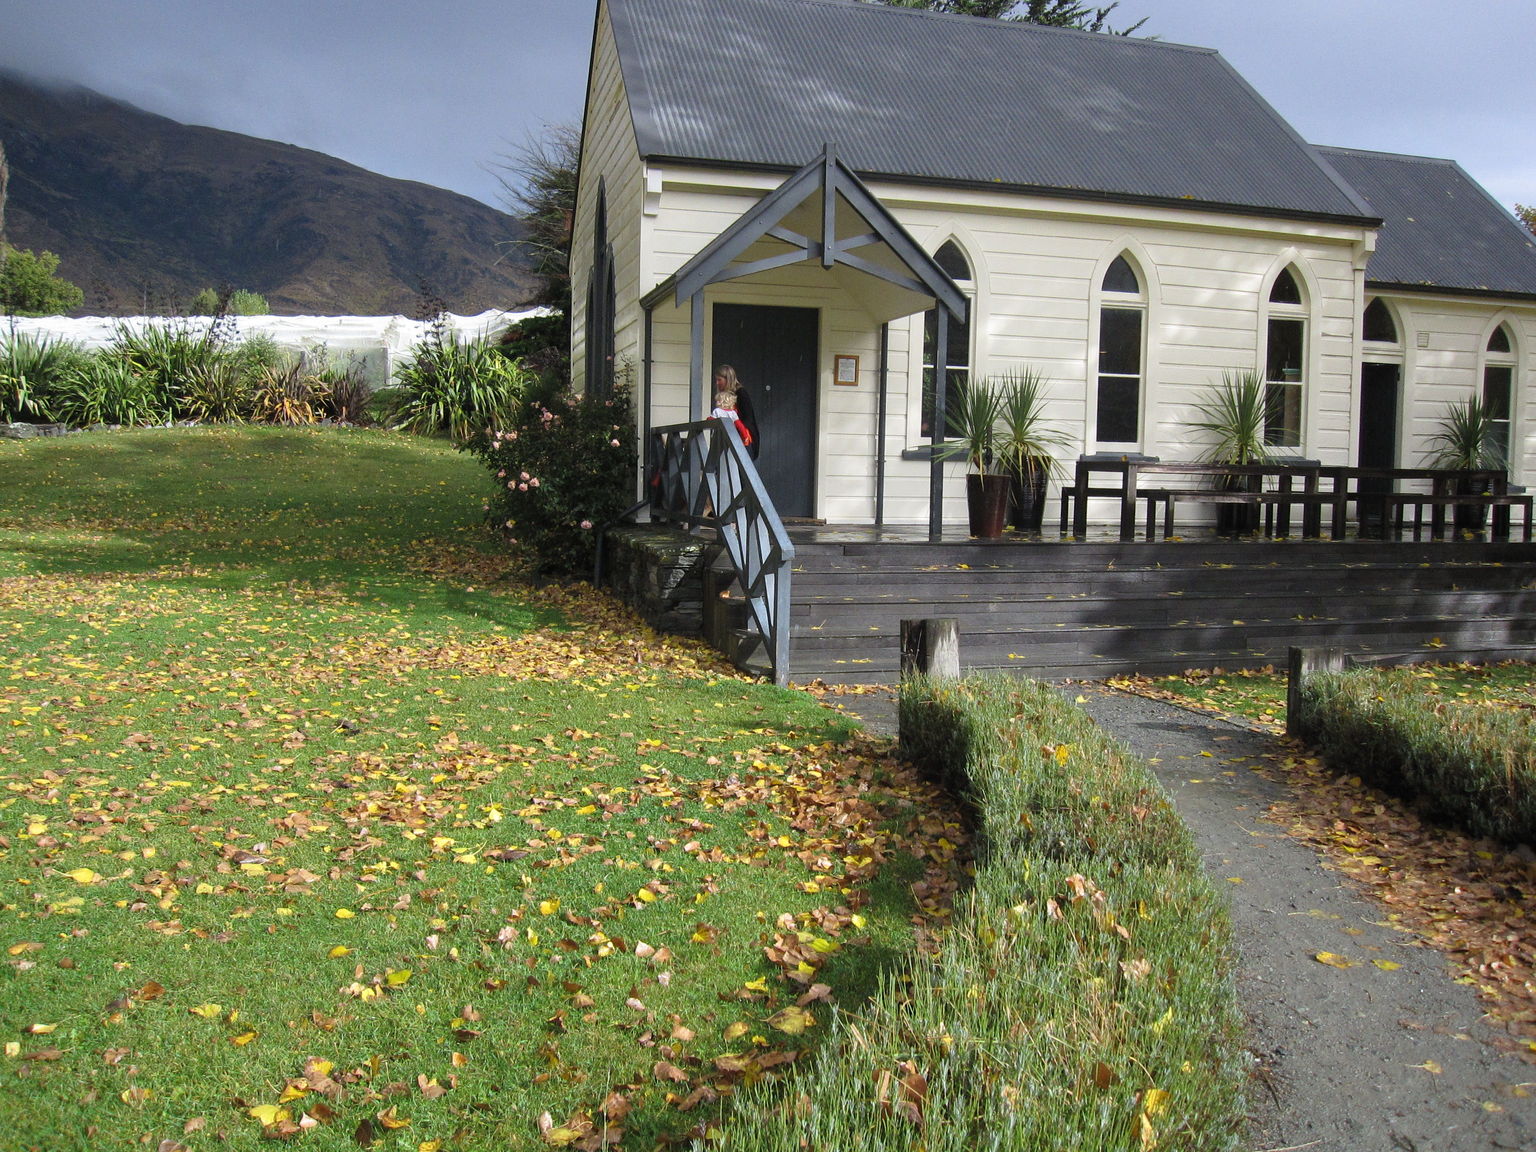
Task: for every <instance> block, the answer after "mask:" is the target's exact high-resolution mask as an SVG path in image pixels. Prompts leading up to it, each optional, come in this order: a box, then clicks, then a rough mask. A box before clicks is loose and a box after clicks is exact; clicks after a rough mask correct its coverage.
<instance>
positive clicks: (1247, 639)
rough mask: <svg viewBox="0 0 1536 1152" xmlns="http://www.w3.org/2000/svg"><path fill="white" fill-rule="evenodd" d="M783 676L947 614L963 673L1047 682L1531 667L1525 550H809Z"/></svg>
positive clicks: (862, 657) (830, 662)
mask: <svg viewBox="0 0 1536 1152" xmlns="http://www.w3.org/2000/svg"><path fill="white" fill-rule="evenodd" d="M790 586H791V595H792V599H793V604H792V608H791V622H792V626H793V632H792V639H791V652H792V656H791V664H792V669H791V675H792V677H793V678H794V679H795V680H797V681H803V680H808V679H812V678H821V679H825V680H828V681H829V682H849V683H856V682H861V681H890V680H894V679H895V678H896V676H897V674H898V672H899V658H900V654H899V634H900V626H901V621H902V620H903V619H911V618H917V617H934V616H941V617H953V618H955V619H957V620H959V622H960V635H961V661H962V665H963V666H965V667H968V668H977V669H1014V670H1018V671H1022V672H1027V673H1028V674H1030V675H1036V676H1044V677H1047V678H1068V677H1093V676H1106V675H1114V674H1120V673H1127V672H1164V673H1166V672H1177V671H1181V670H1183V669H1186V668H1202V667H1212V666H1222V667H1226V668H1233V669H1236V668H1245V667H1248V668H1251V667H1261V666H1263V665H1266V664H1283V663H1284V662H1285V659H1286V649H1287V648H1289V647H1291V646H1322V645H1342V646H1344V647H1347V648H1349V649H1350V650H1351V651H1352V652H1356V653H1358V654H1361V655H1364V656H1367V657H1371V656H1375V657H1383V656H1387V655H1391V656H1395V657H1400V658H1403V659H1407V660H1417V659H1430V658H1434V659H1456V660H1489V659H1536V626H1533V621H1536V546H1532V545H1525V544H1519V543H1512V544H1506V543H1497V544H1490V543H1480V542H1446V541H1439V542H1423V543H1417V544H1415V543H1412V542H1399V541H1390V542H1385V541H1382V542H1377V541H1360V542H1348V543H1335V542H1332V541H1285V542H1279V543H1263V542H1247V541H1245V542H1221V541H1207V542H1203V543H1198V544H1197V543H1189V544H1183V543H1175V544H1167V545H1149V544H1145V543H1141V542H1136V543H1086V544H1083V543H1079V544H1068V543H1062V544H1034V545H1031V544H1024V543H1006V544H1000V545H999V544H991V543H982V542H970V543H957V544H945V545H939V546H935V545H931V544H925V543H907V542H901V543H890V544H882V543H868V544H862V543H853V544H826V543H818V544H811V545H807V546H802V547H800V548H799V550H798V552H797V555H796V561H795V572H794V575H793V576H792V578H791V582H790Z"/></svg>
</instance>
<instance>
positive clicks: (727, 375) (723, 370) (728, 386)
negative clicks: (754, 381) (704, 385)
mask: <svg viewBox="0 0 1536 1152" xmlns="http://www.w3.org/2000/svg"><path fill="white" fill-rule="evenodd" d="M715 376H716V377H718V378H719V379H722V380H724V381H725V387H724V388H722V389H721V391H722V392H731V393H734V392H735V391H736V389H737V388H738V387H740V385H741V381H740V380H738V379H736V369H734V368H732V367H731V366H730V365H729V364H716V365H715Z"/></svg>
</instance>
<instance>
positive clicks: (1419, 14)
mask: <svg viewBox="0 0 1536 1152" xmlns="http://www.w3.org/2000/svg"><path fill="white" fill-rule="evenodd" d="M732 2H733V0H720V3H722V4H728V3H732ZM595 6H596V0H436V2H435V3H422V2H421V0H410V2H406V0H0V67H9V68H13V69H18V70H21V71H24V72H27V73H30V74H32V75H35V76H40V77H46V78H52V79H61V80H67V81H73V82H75V83H80V84H84V85H86V86H87V87H91V88H95V89H96V90H98V91H100V92H103V93H105V94H107V95H109V96H115V97H118V98H120V99H124V100H127V101H129V102H130V103H133V104H137V105H138V106H139V107H141V108H144V109H147V110H149V111H151V112H158V113H161V114H162V115H166V116H170V117H172V118H174V119H177V120H183V121H187V122H190V123H196V124H206V125H210V126H212V127H215V128H225V129H229V130H232V131H237V132H244V133H247V134H249V135H253V136H262V137H267V138H270V139H274V140H283V141H286V142H288V143H291V144H298V145H301V146H303V147H306V148H314V149H317V150H319V151H321V152H328V153H330V154H332V155H334V156H339V157H341V158H342V159H344V160H349V161H351V162H352V163H354V164H360V165H362V166H363V167H365V168H371V169H373V170H375V171H377V172H382V173H385V174H386V175H390V176H399V177H404V178H406V179H411V180H421V181H424V182H426V183H428V184H436V185H439V186H441V187H444V188H451V189H453V190H455V191H458V192H463V193H465V194H467V195H470V196H475V197H477V198H479V199H481V200H485V201H487V202H488V203H493V204H494V203H497V202H498V183H497V180H496V177H495V175H494V171H493V169H494V165H495V162H496V160H497V157H498V156H501V155H504V154H506V152H507V151H508V150H509V149H510V148H512V147H514V146H515V145H517V144H518V143H519V142H522V141H525V140H526V139H528V138H529V136H530V134H537V133H538V132H539V131H540V130H541V129H542V127H543V126H544V125H547V124H560V123H577V122H579V120H580V118H581V106H582V95H583V91H584V85H585V82H586V68H587V50H588V40H589V37H590V36H591V30H592V14H593V10H594V8H595ZM1533 8H1536V5H1533V4H1532V3H1531V0H1286V2H1283V3H1280V2H1275V0H1267V2H1259V0H1121V4H1120V10H1119V14H1123V16H1124V17H1125V18H1126V21H1127V22H1128V21H1129V20H1133V19H1137V18H1140V17H1142V16H1145V17H1147V18H1148V19H1147V24H1146V26H1145V28H1144V29H1143V32H1144V33H1150V34H1157V35H1158V36H1160V37H1161V38H1162V39H1163V40H1167V41H1170V42H1173V43H1182V44H1199V45H1204V46H1208V47H1213V48H1217V49H1219V50H1220V51H1221V53H1222V54H1223V55H1224V56H1225V57H1226V59H1227V61H1228V62H1229V63H1231V64H1232V65H1233V66H1234V67H1235V68H1236V69H1237V70H1238V71H1239V72H1241V73H1242V74H1243V75H1244V76H1245V77H1246V78H1247V79H1248V81H1249V82H1250V83H1251V84H1252V85H1253V86H1254V87H1255V88H1256V89H1258V91H1259V93H1260V94H1261V95H1263V96H1264V97H1265V98H1266V99H1268V100H1269V102H1270V103H1271V104H1273V105H1274V106H1275V107H1276V108H1277V109H1279V111H1280V113H1281V114H1282V115H1283V116H1285V117H1287V118H1288V119H1289V120H1290V121H1291V123H1292V124H1293V125H1294V126H1295V127H1296V129H1297V130H1298V131H1299V132H1301V134H1302V135H1303V136H1305V137H1306V138H1307V139H1309V140H1311V141H1313V142H1314V143H1318V144H1334V145H1342V146H1348V147H1359V148H1377V149H1381V150H1383V151H1391V152H1412V153H1417V154H1420V155H1428V156H1446V157H1451V158H1453V159H1455V160H1457V161H1459V162H1460V163H1461V165H1462V166H1463V167H1464V168H1466V169H1467V170H1468V171H1469V172H1470V173H1471V174H1472V176H1473V177H1474V178H1475V179H1477V180H1479V181H1481V182H1482V183H1483V184H1484V185H1485V186H1486V187H1487V188H1488V189H1489V190H1490V191H1491V192H1492V193H1493V194H1494V195H1495V196H1496V197H1497V198H1498V199H1500V200H1501V201H1503V202H1504V203H1505V204H1506V205H1512V204H1514V203H1515V202H1516V201H1519V202H1521V203H1526V204H1530V203H1533V202H1536V146H1533V145H1536V67H1532V50H1533V46H1536V35H1533V24H1532V20H1531V17H1532V14H1533Z"/></svg>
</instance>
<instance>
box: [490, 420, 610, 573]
mask: <svg viewBox="0 0 1536 1152" xmlns="http://www.w3.org/2000/svg"><path fill="white" fill-rule="evenodd" d="M467 448H468V450H469V451H471V452H473V453H474V454H475V455H476V456H478V457H479V458H480V459H481V460H483V461H484V462H485V465H486V467H488V468H489V469H490V470H491V473H492V475H493V476H494V478H495V484H496V487H495V490H494V492H493V494H492V496H491V497H490V499H489V500H487V501H486V505H485V511H486V515H487V516H488V517H489V519H490V521H491V523H492V524H494V525H496V526H497V527H499V528H500V529H501V530H502V531H503V532H505V533H506V535H507V538H508V540H509V541H510V542H511V543H512V544H513V545H514V546H516V547H517V548H519V549H520V550H521V551H522V552H523V553H524V554H525V555H527V557H528V558H529V560H530V561H531V562H532V563H533V565H534V566H535V567H536V568H538V569H539V570H540V571H543V572H547V573H550V574H553V575H559V576H568V577H586V576H590V574H591V572H592V563H593V559H594V558H595V556H596V538H597V533H598V532H599V531H600V530H601V529H603V528H605V527H606V526H607V525H608V524H610V523H612V522H613V521H614V520H615V519H616V518H617V517H618V516H619V515H620V513H622V512H623V511H624V510H625V509H626V508H628V507H629V506H630V505H631V504H632V503H633V502H634V491H635V426H634V421H633V419H632V418H631V415H630V405H629V394H628V392H627V391H624V390H620V391H619V392H618V393H617V394H616V395H615V396H614V398H613V399H610V400H588V399H586V398H584V397H582V396H578V395H574V394H571V393H567V394H564V395H561V396H557V397H555V398H553V399H551V400H550V401H549V402H548V403H547V404H544V403H539V402H537V401H535V402H533V403H529V404H526V405H524V406H523V407H522V408H520V409H519V410H518V412H517V415H516V418H515V419H514V420H513V422H512V423H511V425H510V426H508V427H505V428H498V429H497V430H496V431H495V432H493V433H491V434H489V435H486V436H481V437H478V438H476V439H475V440H473V441H472V442H471V443H470V444H469V445H467Z"/></svg>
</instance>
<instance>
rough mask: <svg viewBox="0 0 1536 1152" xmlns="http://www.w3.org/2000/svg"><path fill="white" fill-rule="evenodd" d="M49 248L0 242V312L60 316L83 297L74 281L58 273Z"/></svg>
mask: <svg viewBox="0 0 1536 1152" xmlns="http://www.w3.org/2000/svg"><path fill="white" fill-rule="evenodd" d="M58 270H59V258H58V257H57V256H55V255H54V254H53V253H52V252H33V251H32V250H31V249H29V248H9V247H7V246H6V245H4V244H0V312H3V313H5V314H6V315H7V316H62V315H63V314H64V313H66V312H73V311H74V310H75V309H76V308H78V307H80V305H81V304H82V303H83V302H84V300H85V293H84V291H82V290H81V288H80V286H79V285H77V284H72V283H70V282H69V281H68V280H66V279H64V278H63V277H62V276H57V275H55V273H56V272H58Z"/></svg>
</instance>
